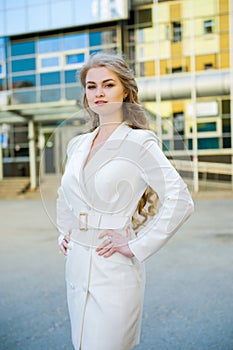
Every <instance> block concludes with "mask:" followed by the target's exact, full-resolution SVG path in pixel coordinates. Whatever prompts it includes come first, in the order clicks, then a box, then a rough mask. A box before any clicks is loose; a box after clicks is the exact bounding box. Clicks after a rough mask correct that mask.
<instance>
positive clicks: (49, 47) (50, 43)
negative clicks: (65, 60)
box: [38, 38, 61, 53]
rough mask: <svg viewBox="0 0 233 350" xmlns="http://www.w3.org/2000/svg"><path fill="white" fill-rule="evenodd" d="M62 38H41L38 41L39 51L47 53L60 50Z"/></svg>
mask: <svg viewBox="0 0 233 350" xmlns="http://www.w3.org/2000/svg"><path fill="white" fill-rule="evenodd" d="M60 40H61V39H60V38H46V39H40V40H39V41H38V52H39V53H47V52H56V51H60Z"/></svg>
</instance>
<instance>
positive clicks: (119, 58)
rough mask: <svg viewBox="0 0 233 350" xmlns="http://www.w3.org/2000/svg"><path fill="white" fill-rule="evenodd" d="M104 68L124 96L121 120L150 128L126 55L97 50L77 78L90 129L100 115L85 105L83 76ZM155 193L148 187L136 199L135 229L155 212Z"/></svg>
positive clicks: (96, 125) (130, 124)
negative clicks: (110, 74) (113, 78)
mask: <svg viewBox="0 0 233 350" xmlns="http://www.w3.org/2000/svg"><path fill="white" fill-rule="evenodd" d="M98 67H106V68H107V69H109V70H111V71H113V72H114V73H115V74H117V76H118V78H119V80H120V82H121V84H122V86H123V89H124V91H125V92H126V93H127V96H126V97H125V99H124V102H125V103H123V120H124V121H125V122H127V125H129V126H130V127H131V128H133V129H144V130H145V129H149V125H148V121H147V117H146V114H145V112H144V109H143V107H142V105H141V104H140V102H139V98H138V86H137V83H136V80H135V77H134V73H133V71H132V70H131V69H130V67H129V65H128V63H127V61H126V59H125V57H123V55H119V54H116V53H112V54H111V53H96V54H93V55H92V56H90V58H89V60H88V61H87V63H85V64H84V65H83V67H82V69H81V70H80V71H79V76H78V79H79V80H80V82H81V84H82V87H83V88H84V95H83V106H84V108H85V109H86V110H87V112H88V113H89V115H90V117H91V120H92V128H93V130H94V129H95V128H97V127H98V126H99V116H98V114H96V113H95V112H93V111H92V110H91V109H90V108H89V105H88V101H87V97H86V93H85V86H86V75H87V72H88V71H89V69H91V68H98ZM157 201H158V196H157V193H156V192H155V191H154V190H153V189H152V188H151V187H150V186H148V187H147V188H146V190H145V192H144V193H143V195H142V197H141V199H140V200H139V203H138V206H137V209H136V211H135V214H134V215H133V218H132V225H133V228H134V229H135V230H137V229H138V228H139V226H141V225H143V224H144V223H145V222H146V221H147V219H148V217H149V216H153V215H155V213H156V207H157Z"/></svg>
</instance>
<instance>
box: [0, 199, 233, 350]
mask: <svg viewBox="0 0 233 350" xmlns="http://www.w3.org/2000/svg"><path fill="white" fill-rule="evenodd" d="M47 204H48V207H49V206H50V209H49V211H51V213H52V212H53V210H54V205H53V203H52V202H51V203H49V202H48V203H47ZM195 206H196V210H195V213H194V214H193V216H192V217H191V218H190V220H189V221H188V222H187V223H186V224H185V225H184V226H183V227H182V229H181V230H180V231H179V233H177V234H176V235H175V236H174V238H173V239H172V240H171V241H170V242H169V243H168V244H167V245H166V247H164V248H163V249H162V250H160V252H159V253H157V254H156V255H155V256H153V257H152V258H150V259H149V260H148V261H147V289H146V296H145V306H144V313H143V326H142V341H141V344H140V346H138V347H137V350H233V220H232V218H233V215H232V214H233V199H230V198H228V199H221V198H217V199H216V198H215V199H203V198H197V199H195ZM0 220H1V221H0V222H1V232H0V236H1V238H0V242H1V243H0V275H1V284H0V349H1V350H62V349H65V350H72V345H71V342H70V327H69V319H68V313H67V306H66V297H65V284H64V270H63V267H64V259H63V256H62V255H61V254H59V251H58V248H57V244H56V239H57V232H56V230H55V228H54V226H53V224H52V222H51V221H50V220H49V218H48V212H46V211H45V209H44V206H43V205H42V203H41V201H40V200H31V199H30V200H15V201H13V200H12V201H11V200H8V201H0ZM90 350H94V349H90ZM109 350H111V349H109Z"/></svg>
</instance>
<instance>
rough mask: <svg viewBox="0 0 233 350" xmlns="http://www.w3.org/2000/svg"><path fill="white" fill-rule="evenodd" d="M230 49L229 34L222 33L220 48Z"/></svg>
mask: <svg viewBox="0 0 233 350" xmlns="http://www.w3.org/2000/svg"><path fill="white" fill-rule="evenodd" d="M226 49H229V34H228V33H226V34H221V35H220V50H226Z"/></svg>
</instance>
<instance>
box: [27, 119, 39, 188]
mask: <svg viewBox="0 0 233 350" xmlns="http://www.w3.org/2000/svg"><path fill="white" fill-rule="evenodd" d="M28 143H29V171H30V189H31V190H35V189H36V187H37V174H36V143H35V124H34V120H33V119H30V120H29V121H28Z"/></svg>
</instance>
